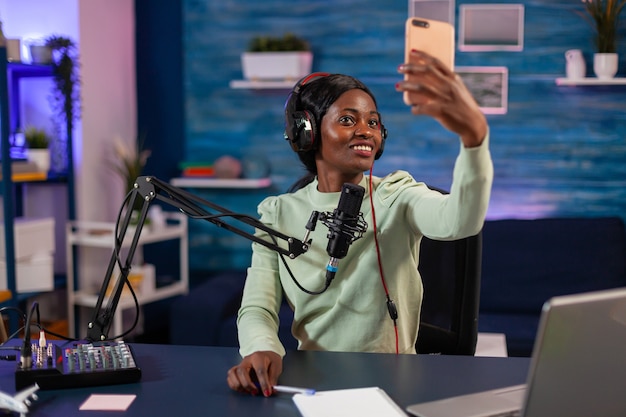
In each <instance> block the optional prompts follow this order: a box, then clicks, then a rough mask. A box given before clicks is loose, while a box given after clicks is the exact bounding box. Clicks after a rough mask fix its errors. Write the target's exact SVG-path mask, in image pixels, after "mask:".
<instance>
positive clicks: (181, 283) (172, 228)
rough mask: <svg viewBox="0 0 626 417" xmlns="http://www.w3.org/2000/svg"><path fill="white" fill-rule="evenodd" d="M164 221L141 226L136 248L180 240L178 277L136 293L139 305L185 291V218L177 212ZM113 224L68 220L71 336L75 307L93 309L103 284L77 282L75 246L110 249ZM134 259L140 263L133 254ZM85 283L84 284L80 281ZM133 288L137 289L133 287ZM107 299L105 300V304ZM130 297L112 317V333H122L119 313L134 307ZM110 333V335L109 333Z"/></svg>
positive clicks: (99, 281)
mask: <svg viewBox="0 0 626 417" xmlns="http://www.w3.org/2000/svg"><path fill="white" fill-rule="evenodd" d="M164 215H165V216H166V221H167V224H166V226H165V227H161V228H154V229H153V228H150V227H148V226H144V228H143V229H142V231H141V236H140V238H139V246H138V249H139V247H141V246H143V245H148V244H151V243H157V242H163V241H167V240H179V241H180V245H179V246H180V268H179V270H180V277H179V280H178V281H176V282H173V283H170V284H167V285H163V286H161V287H159V286H156V287H155V288H154V290H153V291H149V292H147V293H143V292H138V293H137V299H138V301H139V305H144V304H147V303H151V302H154V301H158V300H163V299H165V298H169V297H173V296H175V295H180V294H186V293H187V292H188V290H189V261H188V242H187V217H186V216H185V215H184V214H182V213H178V212H170V213H164ZM114 233H115V224H113V223H105V222H68V224H67V251H66V253H67V265H68V271H67V279H68V285H67V304H68V327H69V332H70V336H72V337H74V333H75V332H76V322H77V319H76V314H75V307H77V306H82V307H91V308H93V307H94V306H95V305H96V303H97V301H98V291H99V290H100V286H101V285H102V280H103V277H87V278H86V279H85V281H84V282H87V281H88V282H90V283H96V284H97V287H95V289H94V288H92V289H89V288H85V286H84V285H83V286H82V287H81V283H79V282H76V281H77V279H76V272H75V271H74V267H75V266H74V265H75V263H74V251H73V249H74V248H75V247H79V246H81V247H92V248H101V249H108V250H109V251H112V250H113V248H114V242H115V240H114ZM132 235H133V233H132V230H131V228H129V229H128V231H127V233H126V236H125V239H124V242H123V245H122V249H124V248H128V247H129V246H130V243H131V240H132ZM134 261H136V262H140V259H138V258H137V256H135V259H134ZM83 284H84V283H83ZM135 290H136V289H135ZM106 302H107V300H105V304H103V305H106ZM134 307H135V303H134V300H133V298H132V297H131V296H130V295H128V296H125V295H123V296H122V298H121V299H120V302H119V304H118V307H117V311H116V314H115V315H114V316H113V326H112V329H113V333H114V334H115V335H119V334H121V333H122V330H123V329H122V312H123V311H124V310H126V309H129V308H134ZM85 329H86V327H85ZM112 336H113V335H112Z"/></svg>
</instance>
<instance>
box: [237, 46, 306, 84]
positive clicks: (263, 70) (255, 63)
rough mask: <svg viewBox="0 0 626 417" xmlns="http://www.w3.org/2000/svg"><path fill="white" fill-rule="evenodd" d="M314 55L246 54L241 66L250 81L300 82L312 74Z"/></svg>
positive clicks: (245, 76)
mask: <svg viewBox="0 0 626 417" xmlns="http://www.w3.org/2000/svg"><path fill="white" fill-rule="evenodd" d="M312 65H313V54H312V53H311V52H309V51H305V52H244V53H243V54H241V66H242V70H243V76H244V78H246V79H248V80H266V81H267V80H294V81H296V80H299V79H300V78H302V77H304V76H306V75H308V74H310V73H311V67H312Z"/></svg>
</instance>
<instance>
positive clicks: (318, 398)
mask: <svg viewBox="0 0 626 417" xmlns="http://www.w3.org/2000/svg"><path fill="white" fill-rule="evenodd" d="M293 402H294V403H295V404H296V406H297V407H298V410H299V411H300V414H302V416H303V417H352V416H354V417H381V416H385V417H396V416H398V417H406V414H405V413H404V412H403V411H402V410H401V409H400V407H398V405H397V404H396V403H395V402H394V401H393V400H392V399H391V398H390V397H389V396H388V395H387V393H386V392H385V391H383V390H382V389H380V388H378V387H368V388H354V389H344V390H334V391H318V392H317V393H316V394H315V395H303V394H295V395H294V396H293Z"/></svg>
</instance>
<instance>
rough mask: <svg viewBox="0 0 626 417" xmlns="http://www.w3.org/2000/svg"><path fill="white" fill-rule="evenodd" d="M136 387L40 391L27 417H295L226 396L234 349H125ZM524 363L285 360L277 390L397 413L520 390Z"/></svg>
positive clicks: (1, 385) (283, 402)
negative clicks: (113, 402) (458, 397)
mask: <svg viewBox="0 0 626 417" xmlns="http://www.w3.org/2000/svg"><path fill="white" fill-rule="evenodd" d="M131 346H132V347H133V349H134V352H135V357H136V359H137V361H138V365H139V366H140V367H141V368H142V372H143V375H142V380H141V382H139V383H135V384H127V385H110V386H103V387H88V388H76V389H68V390H52V391H40V395H39V397H40V399H39V401H37V402H35V403H34V404H33V406H32V407H31V411H30V413H29V414H28V415H29V416H32V417H38V416H46V417H50V416H64V417H67V416H82V417H100V416H107V417H111V416H112V415H118V413H116V412H96V411H88V412H79V410H78V407H79V406H80V404H81V403H82V402H83V401H85V399H87V397H88V396H89V395H90V394H92V393H97V394H136V395H137V398H136V399H135V401H134V402H133V404H132V405H131V406H130V408H129V409H128V411H127V412H126V413H124V414H123V415H124V416H138V417H139V416H141V417H145V416H185V417H194V416H202V417H206V416H216V417H221V416H229V417H236V416H246V417H249V416H255V417H265V416H267V417H270V416H271V417H277V416H281V417H282V416H284V417H290V416H293V417H300V414H299V412H298V410H297V409H296V407H295V406H294V404H293V402H292V401H291V396H289V395H279V396H274V397H271V398H264V397H261V396H259V397H251V396H247V395H242V394H238V393H235V392H233V391H231V390H230V389H229V388H228V386H227V385H226V371H227V370H228V369H229V368H230V367H231V366H232V365H234V364H236V363H238V362H239V360H240V357H239V354H238V351H237V349H235V348H224V347H205V346H170V345H147V344H133V345H131ZM529 364H530V362H529V359H528V358H480V357H463V356H434V355H399V356H396V355H392V354H373V353H337V352H288V354H287V356H286V357H285V361H284V373H283V375H282V376H281V379H280V382H281V384H284V385H294V386H303V387H311V388H315V389H317V390H330V389H342V388H358V387H369V386H378V387H381V388H382V389H384V390H385V391H386V392H387V393H388V394H389V395H390V396H391V398H392V399H393V400H394V401H396V402H397V403H398V405H400V406H401V407H402V408H404V407H406V406H407V405H409V404H413V403H416V402H419V401H428V400H434V399H437V398H442V397H445V396H449V395H454V394H464V393H469V392H473V391H479V390H484V389H490V388H496V387H499V386H506V385H513V384H520V383H524V382H525V379H526V372H527V369H528V366H529ZM15 366H16V363H15V362H0V390H2V391H4V392H8V393H14V392H15V385H14V371H15Z"/></svg>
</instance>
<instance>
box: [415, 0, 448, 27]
mask: <svg viewBox="0 0 626 417" xmlns="http://www.w3.org/2000/svg"><path fill="white" fill-rule="evenodd" d="M409 17H423V18H424V19H431V20H440V21H442V22H448V23H450V24H452V26H454V0H409Z"/></svg>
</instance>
